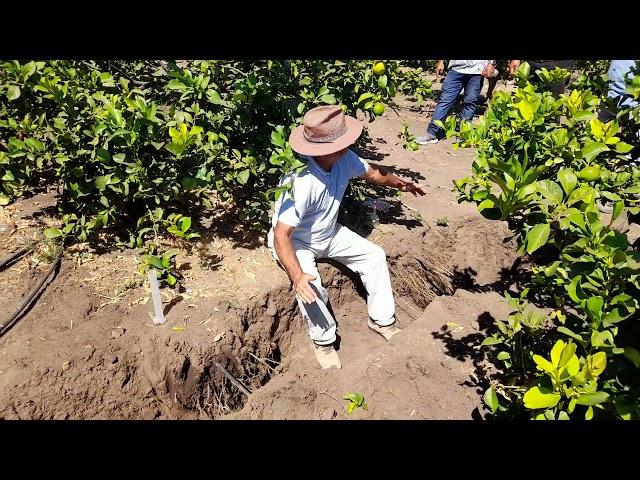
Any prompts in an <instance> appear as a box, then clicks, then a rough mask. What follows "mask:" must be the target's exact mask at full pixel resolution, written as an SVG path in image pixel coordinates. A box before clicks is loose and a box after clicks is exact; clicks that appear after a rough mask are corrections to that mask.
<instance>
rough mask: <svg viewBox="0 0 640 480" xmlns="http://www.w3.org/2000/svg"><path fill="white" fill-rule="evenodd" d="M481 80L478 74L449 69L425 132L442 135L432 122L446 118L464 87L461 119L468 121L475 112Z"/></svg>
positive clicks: (440, 130)
mask: <svg viewBox="0 0 640 480" xmlns="http://www.w3.org/2000/svg"><path fill="white" fill-rule="evenodd" d="M482 80H483V77H482V75H480V74H468V73H458V72H456V71H455V70H449V73H447V76H446V77H445V79H444V83H443V84H442V91H441V93H440V100H439V101H438V105H436V110H435V112H434V113H433V118H432V119H431V123H429V126H428V127H427V132H428V133H430V134H432V135H436V136H442V129H441V128H440V127H438V126H437V125H435V124H434V123H433V122H434V121H436V120H442V121H444V119H445V118H447V116H448V115H449V112H450V111H451V107H453V104H454V102H455V101H456V99H457V98H458V95H459V94H460V92H461V91H462V89H464V100H463V102H462V120H465V121H470V120H471V119H472V118H473V114H474V113H475V112H476V104H477V102H478V97H479V96H480V90H482Z"/></svg>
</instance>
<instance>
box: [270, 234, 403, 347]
mask: <svg viewBox="0 0 640 480" xmlns="http://www.w3.org/2000/svg"><path fill="white" fill-rule="evenodd" d="M292 242H293V249H294V250H295V252H296V257H298V262H300V267H301V268H302V271H303V272H304V273H307V274H309V275H313V276H314V277H316V279H315V280H314V281H312V282H311V283H313V284H314V285H315V286H316V288H317V289H318V291H319V292H320V296H321V297H322V300H323V301H324V302H325V304H326V303H327V302H328V300H329V294H328V293H327V290H326V289H325V288H324V287H323V286H322V281H321V279H320V274H319V273H318V266H317V265H316V260H317V259H320V258H331V259H333V260H336V261H338V262H340V263H342V264H343V265H345V266H346V267H348V268H349V269H351V270H352V271H354V272H355V273H357V274H359V275H360V278H361V279H362V283H363V284H364V286H365V288H366V289H367V294H368V296H367V307H368V310H369V317H371V320H373V321H374V322H376V323H377V324H378V325H380V326H386V325H391V324H392V323H393V322H395V303H394V300H393V292H392V290H391V280H390V279H389V269H388V267H387V256H386V254H385V253H384V250H383V249H382V248H380V247H379V246H377V245H375V244H373V243H371V242H370V241H369V240H366V239H365V238H362V237H361V236H360V235H358V234H357V233H354V232H352V231H351V230H349V229H348V228H347V227H344V226H342V225H338V228H337V230H336V234H335V236H334V237H333V238H332V239H331V242H330V243H329V245H328V247H326V249H324V250H318V249H316V248H313V247H310V246H308V245H304V244H301V243H299V242H297V241H296V240H295V239H294V240H293V241H292ZM271 252H272V254H273V256H274V257H275V258H276V260H278V256H277V254H276V252H275V249H273V248H272V249H271ZM298 306H299V307H300V312H301V313H302V316H303V317H304V318H306V320H307V323H308V324H309V336H310V337H311V339H312V340H313V341H314V342H315V343H316V344H318V345H329V344H331V343H333V342H335V340H336V323H335V320H334V319H330V321H329V322H330V323H329V326H328V327H327V326H326V325H323V326H321V325H315V324H313V323H312V321H311V319H310V318H309V316H308V315H307V313H306V311H305V308H304V302H303V301H302V300H300V299H298Z"/></svg>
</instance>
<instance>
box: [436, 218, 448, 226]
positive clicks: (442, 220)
mask: <svg viewBox="0 0 640 480" xmlns="http://www.w3.org/2000/svg"><path fill="white" fill-rule="evenodd" d="M436 225H438V226H439V227H446V226H448V225H449V219H447V217H441V218H439V219H438V220H436Z"/></svg>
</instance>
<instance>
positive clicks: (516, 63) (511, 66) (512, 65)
mask: <svg viewBox="0 0 640 480" xmlns="http://www.w3.org/2000/svg"><path fill="white" fill-rule="evenodd" d="M520 63H521V62H520V60H511V61H510V62H509V75H513V74H514V73H516V70H518V67H519V66H520Z"/></svg>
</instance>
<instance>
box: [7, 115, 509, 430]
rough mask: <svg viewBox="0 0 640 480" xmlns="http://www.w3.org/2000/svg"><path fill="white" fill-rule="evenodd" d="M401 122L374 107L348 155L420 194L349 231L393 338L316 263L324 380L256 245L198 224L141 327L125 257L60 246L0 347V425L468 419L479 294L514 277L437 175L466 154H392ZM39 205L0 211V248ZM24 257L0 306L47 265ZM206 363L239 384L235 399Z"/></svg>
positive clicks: (490, 225)
mask: <svg viewBox="0 0 640 480" xmlns="http://www.w3.org/2000/svg"><path fill="white" fill-rule="evenodd" d="M399 111H400V114H401V115H402V116H403V117H404V118H405V120H406V121H407V122H408V123H409V125H410V126H411V128H412V130H413V131H414V132H419V131H421V130H422V129H423V128H424V127H425V121H426V118H425V116H424V114H419V113H416V112H412V111H410V110H406V109H401V110H399ZM400 128H401V121H400V118H399V117H398V116H397V115H396V113H394V111H393V110H391V109H388V110H387V112H385V114H384V116H383V117H381V118H379V119H377V120H376V121H375V122H374V123H373V124H371V125H370V126H369V134H370V136H371V139H372V143H371V147H370V148H369V149H368V150H367V151H366V152H362V155H363V156H364V157H366V158H368V159H370V160H371V161H373V162H378V163H380V164H382V165H385V166H390V167H392V169H393V170H394V172H396V173H397V174H399V175H401V176H403V177H404V178H410V179H413V180H414V181H415V182H417V183H420V184H422V185H425V189H426V191H427V195H425V196H424V197H422V198H414V197H412V196H408V195H403V196H402V197H401V198H400V199H399V202H392V203H393V204H394V208H393V209H392V211H391V213H389V214H388V215H385V214H381V215H380V218H381V223H380V224H379V225H377V226H376V227H375V228H374V229H373V230H370V229H367V228H366V227H363V229H362V231H361V233H362V234H364V235H368V238H369V239H371V240H372V241H374V242H376V243H378V244H380V245H381V246H382V247H384V248H385V250H386V251H387V254H388V257H389V263H390V270H391V272H392V277H393V285H394V289H395V292H396V303H397V314H398V320H399V323H400V325H401V327H402V328H403V332H402V333H401V334H399V335H398V336H397V337H395V338H394V339H393V340H392V342H390V343H386V342H385V341H384V340H383V339H382V338H381V337H378V336H376V335H374V334H372V333H370V332H369V331H368V330H367V328H366V319H367V314H366V304H365V301H364V299H363V298H362V296H361V294H362V292H361V291H360V292H358V284H357V283H355V282H354V281H353V279H352V278H351V277H349V276H346V275H344V274H343V272H341V271H340V270H338V269H337V268H335V267H334V266H332V265H328V264H323V265H321V269H320V270H321V275H322V276H323V280H324V282H325V284H326V285H327V286H328V289H329V293H330V299H331V304H332V307H333V309H334V311H335V313H336V318H337V321H338V323H339V330H338V333H339V335H340V348H339V354H340V356H341V359H342V363H343V369H342V370H339V371H328V372H327V371H322V370H320V369H319V367H318V366H317V364H316V363H315V359H314V358H313V353H312V350H311V345H310V343H309V340H308V337H307V335H306V332H305V328H304V327H303V325H302V321H301V319H300V317H299V315H298V314H297V311H296V308H295V302H294V300H293V297H292V295H291V292H290V291H289V281H288V279H287V277H286V275H285V274H284V273H283V272H282V271H281V270H280V269H278V268H277V266H276V265H275V263H274V262H273V260H272V259H271V256H270V254H269V252H268V251H267V249H266V248H265V247H264V246H262V245H261V246H258V247H256V248H250V246H243V245H245V243H246V242H239V241H238V240H237V239H232V238H225V236H224V235H221V234H220V232H215V231H210V232H208V233H207V234H206V235H205V236H204V238H203V241H202V242H199V243H198V244H197V245H196V247H195V248H194V249H193V251H191V252H184V253H182V254H180V255H179V256H178V264H179V267H180V270H181V272H182V274H183V277H184V278H183V280H182V284H183V287H184V291H183V292H181V293H179V294H176V293H173V292H171V291H169V290H166V291H163V293H164V295H165V311H166V315H167V319H168V321H167V323H166V324H165V325H162V326H154V325H153V324H152V322H151V319H150V312H151V310H152V306H151V303H150V302H149V301H148V290H147V288H146V287H145V286H144V284H143V283H142V282H141V277H140V276H139V275H138V274H137V273H136V270H137V265H136V261H135V258H136V257H135V255H134V252H131V251H126V250H125V251H122V252H119V253H111V254H104V255H95V254H92V253H91V252H90V251H87V250H82V249H77V250H76V251H71V252H68V254H67V256H66V257H65V260H64V262H63V266H62V269H61V271H60V273H59V275H58V276H57V278H56V279H55V280H54V281H53V282H52V284H51V285H50V286H49V287H48V288H47V290H46V291H45V292H44V294H43V295H42V296H41V298H40V299H39V301H38V303H37V304H36V305H35V306H34V307H33V308H32V310H31V311H30V312H29V313H28V314H27V315H26V316H25V317H24V318H23V319H22V320H21V321H20V322H19V323H18V324H17V325H16V326H15V327H14V328H12V330H11V331H10V332H9V333H8V334H6V335H5V336H4V337H2V338H1V339H0V418H148V419H151V418H211V417H214V418H324V419H329V418H416V419H418V418H472V415H473V416H477V415H478V412H477V411H476V413H473V412H474V409H476V407H477V406H478V405H479V404H480V397H479V395H478V393H479V390H478V382H479V381H480V382H481V381H482V379H481V378H479V377H481V376H482V372H483V370H484V369H485V368H486V365H485V364H484V359H483V358H482V355H481V353H480V352H479V351H478V350H476V349H473V348H472V345H473V344H474V342H475V341H477V338H478V337H479V332H480V331H481V330H483V329H485V328H486V324H487V322H488V321H489V320H490V318H491V317H499V316H503V315H504V314H505V313H506V310H505V308H506V307H505V305H504V302H503V301H502V300H501V298H500V296H499V295H498V294H497V293H495V292H496V291H498V292H501V291H502V290H503V289H504V286H505V285H506V284H508V282H509V281H510V277H513V276H514V275H516V274H517V272H513V271H510V269H511V267H512V266H513V264H514V260H515V258H516V257H515V254H514V253H513V252H514V248H513V245H512V244H511V243H509V242H508V241H505V238H506V237H507V235H508V230H507V229H506V226H505V225H503V224H501V223H499V222H488V221H486V220H484V219H483V218H482V217H480V216H479V215H478V214H477V213H476V211H475V208H474V207H473V206H471V205H466V204H463V205H458V204H457V203H456V201H455V199H454V197H453V194H452V193H451V185H452V183H451V182H452V180H454V179H457V178H461V177H463V176H466V175H467V174H468V172H469V171H470V166H471V161H472V152H471V151H469V150H465V151H463V150H459V151H453V150H452V148H451V145H450V143H449V142H448V141H444V142H441V143H439V144H437V145H430V146H427V147H422V149H421V150H420V151H418V152H407V151H405V150H404V149H403V148H402V145H401V143H400V140H399V139H398V137H397V134H398V132H399V131H400ZM52 201H54V198H53V196H52V194H49V195H41V196H38V197H33V198H31V199H27V200H23V201H22V202H20V203H19V204H17V205H16V206H14V207H10V208H4V209H2V210H0V215H1V216H0V223H2V221H4V219H7V218H9V219H11V220H13V221H16V224H18V225H22V226H24V229H23V230H20V231H19V232H16V233H14V235H13V236H12V237H11V238H6V237H7V235H6V234H5V235H3V236H0V247H2V245H6V247H5V250H4V251H2V253H0V258H4V256H5V254H6V253H7V252H10V251H13V250H14V249H15V248H16V247H17V245H18V244H20V242H25V241H26V240H27V239H28V237H29V236H30V235H31V236H32V235H33V234H34V233H35V232H36V231H37V230H38V229H39V228H40V229H41V228H42V224H43V223H44V224H46V223H47V222H49V223H50V220H49V219H48V217H47V215H46V214H44V215H41V214H39V213H38V212H39V211H41V210H42V209H41V208H40V207H46V205H47V202H48V204H51V203H52ZM34 202H38V205H34ZM401 204H402V205H404V206H402V205H401ZM445 218H446V221H444V219H445ZM439 220H440V222H438V221H439ZM437 223H441V224H443V223H446V226H445V225H437ZM36 257H37V256H36V255H32V256H29V257H28V258H26V259H23V260H21V261H20V262H18V263H16V265H14V266H13V267H11V268H10V269H8V270H5V271H4V272H0V289H1V291H2V300H1V302H2V303H1V304H0V306H2V308H3V315H5V316H8V315H9V314H10V313H11V312H12V310H13V308H14V307H15V306H16V305H17V304H18V303H19V302H20V298H21V297H22V296H23V295H24V294H26V292H27V291H28V289H29V288H30V285H31V284H33V283H35V282H36V281H37V278H38V275H40V272H41V271H42V270H44V269H45V268H46V267H45V266H43V265H36ZM425 307H426V308H425ZM216 362H219V363H220V364H222V365H224V366H225V367H226V368H227V369H228V370H229V371H231V372H232V373H233V374H234V375H235V376H236V377H237V378H239V379H240V380H241V381H242V382H243V383H244V384H245V385H246V386H247V387H248V388H249V389H250V390H251V391H252V392H253V393H252V394H251V395H250V397H249V398H248V400H247V399H246V398H245V397H244V396H243V395H242V394H241V393H239V392H238V390H237V389H236V387H234V386H233V385H231V384H230V383H229V382H228V381H227V380H226V379H225V377H224V376H223V375H222V373H221V372H220V370H219V368H217V367H216ZM347 392H358V393H361V394H363V395H364V397H365V401H366V402H367V404H368V410H366V411H364V410H361V409H358V410H357V411H356V412H355V413H354V414H353V415H351V416H349V415H346V413H345V405H346V403H347V402H345V401H344V400H342V396H343V395H344V394H345V393H347Z"/></svg>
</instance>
